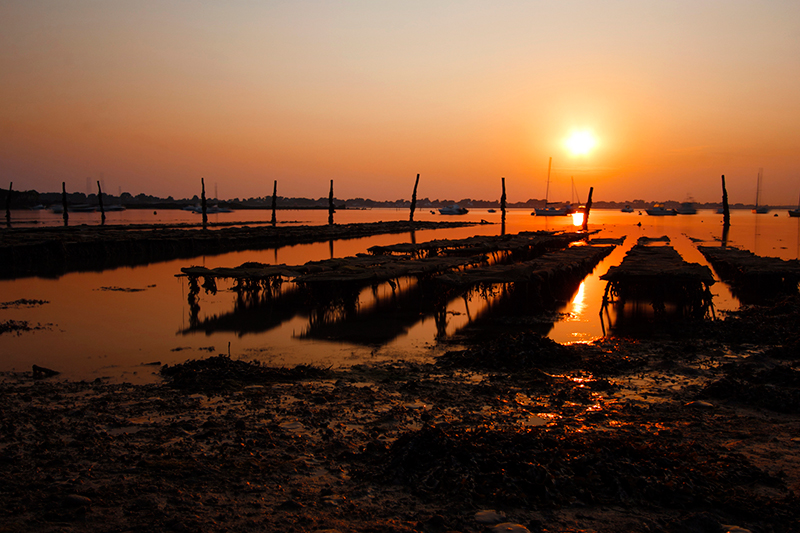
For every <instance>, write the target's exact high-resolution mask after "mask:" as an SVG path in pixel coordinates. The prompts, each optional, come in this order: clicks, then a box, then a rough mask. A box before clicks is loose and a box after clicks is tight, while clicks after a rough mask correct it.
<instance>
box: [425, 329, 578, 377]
mask: <svg viewBox="0 0 800 533" xmlns="http://www.w3.org/2000/svg"><path fill="white" fill-rule="evenodd" d="M575 357H576V355H575V353H574V352H573V351H571V350H569V349H568V348H566V347H564V346H562V345H560V344H558V343H557V342H555V341H553V340H551V339H548V338H547V337H542V336H541V335H539V334H538V333H533V332H524V333H520V334H517V335H512V336H503V337H499V338H495V339H492V340H489V341H487V342H484V343H478V342H476V343H475V346H473V347H470V348H468V349H466V350H454V351H449V352H447V353H446V354H444V355H442V356H441V357H439V360H438V364H439V365H441V366H443V367H458V368H471V369H476V370H478V369H479V370H489V371H495V372H504V371H524V370H530V369H535V368H541V367H552V366H558V365H562V364H564V363H565V362H567V361H569V360H571V359H574V358H575Z"/></svg>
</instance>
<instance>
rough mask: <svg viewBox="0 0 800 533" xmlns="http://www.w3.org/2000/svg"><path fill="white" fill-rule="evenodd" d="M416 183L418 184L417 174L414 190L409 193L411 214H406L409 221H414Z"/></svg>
mask: <svg viewBox="0 0 800 533" xmlns="http://www.w3.org/2000/svg"><path fill="white" fill-rule="evenodd" d="M417 185H419V174H417V181H415V182H414V192H413V193H411V214H410V215H409V216H408V221H409V222H414V211H415V210H416V209H417Z"/></svg>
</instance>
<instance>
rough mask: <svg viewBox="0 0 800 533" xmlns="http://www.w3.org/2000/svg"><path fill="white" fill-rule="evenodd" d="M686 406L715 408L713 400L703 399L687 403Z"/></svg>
mask: <svg viewBox="0 0 800 533" xmlns="http://www.w3.org/2000/svg"><path fill="white" fill-rule="evenodd" d="M686 407H691V408H693V409H713V408H714V404H713V403H711V402H704V401H702V400H697V401H695V402H689V403H687V404H686Z"/></svg>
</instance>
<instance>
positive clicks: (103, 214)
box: [97, 180, 106, 226]
mask: <svg viewBox="0 0 800 533" xmlns="http://www.w3.org/2000/svg"><path fill="white" fill-rule="evenodd" d="M97 200H98V201H99V202H100V225H101V226H103V225H105V223H106V210H105V209H103V189H101V188H100V181H99V180H98V182H97Z"/></svg>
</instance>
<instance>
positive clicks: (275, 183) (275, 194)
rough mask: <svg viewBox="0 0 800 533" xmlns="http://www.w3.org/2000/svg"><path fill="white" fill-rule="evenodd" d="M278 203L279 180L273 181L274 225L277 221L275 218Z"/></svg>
mask: <svg viewBox="0 0 800 533" xmlns="http://www.w3.org/2000/svg"><path fill="white" fill-rule="evenodd" d="M277 205H278V180H275V181H273V182H272V225H273V226H274V225H275V224H276V223H277V219H276V218H275V208H276V207H277Z"/></svg>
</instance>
